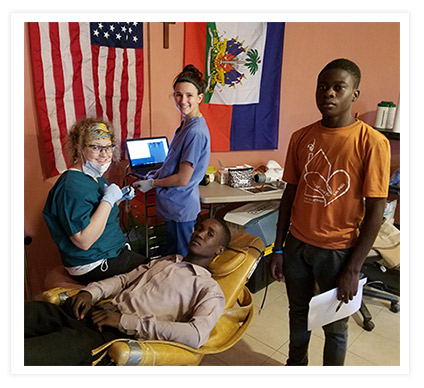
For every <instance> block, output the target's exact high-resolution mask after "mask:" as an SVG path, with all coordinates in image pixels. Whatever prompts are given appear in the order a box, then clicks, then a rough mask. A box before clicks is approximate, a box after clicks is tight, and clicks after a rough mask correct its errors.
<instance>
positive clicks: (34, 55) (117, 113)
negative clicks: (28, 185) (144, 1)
mask: <svg viewBox="0 0 424 388" xmlns="http://www.w3.org/2000/svg"><path fill="white" fill-rule="evenodd" d="M29 33H30V35H29V36H30V44H31V60H32V67H33V75H34V88H35V98H36V103H37V110H38V116H39V122H40V126H41V133H42V137H43V140H44V147H43V148H44V149H45V151H46V156H47V158H46V159H47V162H48V166H47V168H48V170H49V171H47V174H46V175H48V176H55V175H57V174H60V173H61V172H63V171H65V170H66V169H67V167H69V161H68V160H67V157H66V152H65V142H66V135H67V132H68V130H69V129H70V127H71V126H72V125H73V124H74V123H75V122H76V121H78V120H80V119H82V118H85V117H97V118H102V119H104V120H108V121H109V122H111V123H112V125H113V127H114V129H115V133H116V135H117V140H118V144H119V143H121V146H122V147H123V146H124V141H125V139H127V138H133V137H140V125H141V107H142V103H143V86H144V79H143V71H144V66H143V61H144V60H143V23H137V22H135V23H133V22H131V23H127V22H124V23H118V22H112V23H110V22H93V23H88V22H87V23H86V22H84V23H76V22H73V23H66V22H60V23H29ZM123 149H124V147H123Z"/></svg>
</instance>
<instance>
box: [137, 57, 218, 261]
mask: <svg viewBox="0 0 424 388" xmlns="http://www.w3.org/2000/svg"><path fill="white" fill-rule="evenodd" d="M173 87H174V100H175V105H176V107H177V109H178V110H179V111H180V112H181V115H182V121H181V124H180V126H179V127H178V129H177V131H176V132H175V135H174V138H173V139H172V141H171V144H170V147H169V153H168V156H167V158H166V160H165V162H164V163H163V165H162V167H161V168H160V169H159V170H158V171H157V172H156V173H155V174H154V176H153V178H151V179H148V180H146V181H139V182H138V184H137V186H138V188H139V189H140V190H141V191H143V192H147V191H148V190H150V189H151V188H153V187H155V188H156V210H157V216H158V217H159V218H160V219H163V220H165V222H166V231H167V248H168V253H179V254H181V255H183V256H185V255H186V254H187V245H188V242H189V240H190V236H191V234H192V232H193V228H194V225H195V222H196V219H197V216H198V214H199V213H200V197H199V183H200V182H201V180H202V179H203V177H204V176H205V173H206V170H207V168H208V164H209V158H210V135H209V129H208V126H207V124H206V121H205V119H204V117H203V116H202V114H201V112H200V109H199V105H200V103H201V102H202V100H203V95H204V91H205V87H206V82H205V81H204V79H203V76H202V73H201V72H200V71H199V70H198V69H196V68H195V67H194V66H193V65H187V66H186V67H185V68H184V69H183V71H182V72H181V73H180V74H178V76H177V77H176V78H175V80H174V84H173Z"/></svg>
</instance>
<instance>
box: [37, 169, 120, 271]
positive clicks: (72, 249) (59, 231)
mask: <svg viewBox="0 0 424 388" xmlns="http://www.w3.org/2000/svg"><path fill="white" fill-rule="evenodd" d="M97 180H98V182H96V181H95V180H94V179H93V178H91V177H90V176H88V175H86V174H84V173H83V172H81V171H74V170H68V171H66V172H65V173H63V174H62V175H61V176H60V177H59V179H58V180H57V182H56V184H55V185H54V186H53V187H52V189H51V190H50V192H49V195H48V197H47V201H46V204H45V207H44V210H43V216H44V219H45V220H46V222H47V225H48V227H49V229H50V233H51V235H52V238H53V240H54V242H55V243H56V244H57V246H58V247H59V251H60V254H61V257H62V262H63V265H64V266H65V267H75V266H79V265H85V264H90V263H94V262H95V261H98V260H101V259H108V258H112V257H116V256H118V255H119V253H120V252H121V250H122V248H123V247H124V246H125V242H126V239H125V236H124V234H123V233H122V230H121V228H120V226H119V219H118V213H119V208H118V206H117V205H116V204H115V205H114V206H113V208H112V210H111V212H110V214H109V218H108V220H107V223H106V227H105V229H104V231H103V233H102V235H101V236H100V237H99V238H98V240H97V241H96V242H95V243H94V244H93V245H92V246H91V247H90V248H89V249H88V250H82V249H80V248H78V247H76V246H75V245H74V244H73V243H72V242H71V240H70V237H71V236H73V235H74V234H76V233H78V232H81V231H82V230H84V229H85V228H86V227H87V226H88V225H89V223H90V217H91V215H92V214H93V213H94V212H95V211H96V209H97V207H98V206H99V204H100V201H101V199H102V198H103V195H104V186H105V185H108V182H107V180H106V179H105V178H103V177H101V178H97Z"/></svg>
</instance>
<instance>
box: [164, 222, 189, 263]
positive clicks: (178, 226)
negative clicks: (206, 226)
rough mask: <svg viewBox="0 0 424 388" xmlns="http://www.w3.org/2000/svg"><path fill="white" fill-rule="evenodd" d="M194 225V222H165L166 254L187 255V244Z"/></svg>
mask: <svg viewBox="0 0 424 388" xmlns="http://www.w3.org/2000/svg"><path fill="white" fill-rule="evenodd" d="M195 224H196V220H194V221H188V222H175V221H166V241H167V252H166V253H167V254H175V253H178V254H180V255H182V256H186V255H187V252H188V248H187V247H188V243H189V242H190V238H191V235H192V234H193V230H194V225H195Z"/></svg>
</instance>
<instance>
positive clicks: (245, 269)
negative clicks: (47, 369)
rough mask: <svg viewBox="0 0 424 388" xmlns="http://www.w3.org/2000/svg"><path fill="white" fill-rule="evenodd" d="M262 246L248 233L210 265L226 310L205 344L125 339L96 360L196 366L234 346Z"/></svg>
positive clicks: (248, 314) (58, 298)
mask: <svg viewBox="0 0 424 388" xmlns="http://www.w3.org/2000/svg"><path fill="white" fill-rule="evenodd" d="M264 249H265V246H264V243H263V242H262V240H261V239H260V238H259V237H255V236H252V235H251V234H248V233H240V234H236V235H233V236H232V239H231V243H230V246H229V247H228V248H227V250H226V251H225V252H224V253H223V254H222V255H220V256H217V257H216V258H215V259H214V261H213V262H212V263H211V264H210V266H209V270H210V271H211V272H212V276H213V278H214V279H215V280H216V281H217V282H218V283H219V285H220V286H221V288H222V291H223V292H224V295H225V310H224V313H223V314H222V316H221V318H220V319H219V320H218V322H217V324H216V325H215V327H214V328H213V330H212V332H211V334H210V337H209V340H208V342H207V343H206V344H205V345H203V346H202V347H200V348H199V349H194V348H191V347H189V346H186V345H183V344H180V343H177V342H172V341H152V340H149V341H143V340H132V339H128V338H123V339H116V340H113V341H110V342H108V343H106V344H104V345H102V346H100V347H98V348H97V349H93V350H92V354H93V355H94V356H96V355H99V358H98V359H97V360H96V361H95V362H94V363H93V365H95V364H97V363H98V362H99V361H100V360H101V359H102V358H103V357H104V356H105V355H106V354H108V355H109V357H110V358H111V360H112V361H113V362H114V363H115V364H117V365H140V366H148V365H149V366H151V365H167V366H174V365H199V364H200V362H201V361H202V358H203V357H204V356H205V355H206V354H214V353H220V352H223V351H225V350H227V349H229V348H231V347H232V346H233V345H235V344H236V343H237V342H238V341H239V340H240V339H241V337H242V336H243V334H244V333H245V332H246V330H247V328H248V327H249V325H250V323H251V321H252V318H253V300H252V295H251V293H250V291H249V290H248V288H247V287H246V286H245V284H246V282H247V280H248V278H249V276H250V274H251V273H253V271H254V269H255V268H256V265H257V263H258V262H259V260H260V259H261V258H262V255H263V252H264ZM77 292H78V289H65V288H55V289H52V290H49V291H46V292H44V294H43V299H44V300H46V301H48V302H51V303H55V304H59V303H61V302H62V301H64V299H66V298H67V297H69V296H72V295H74V294H76V293H77Z"/></svg>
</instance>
